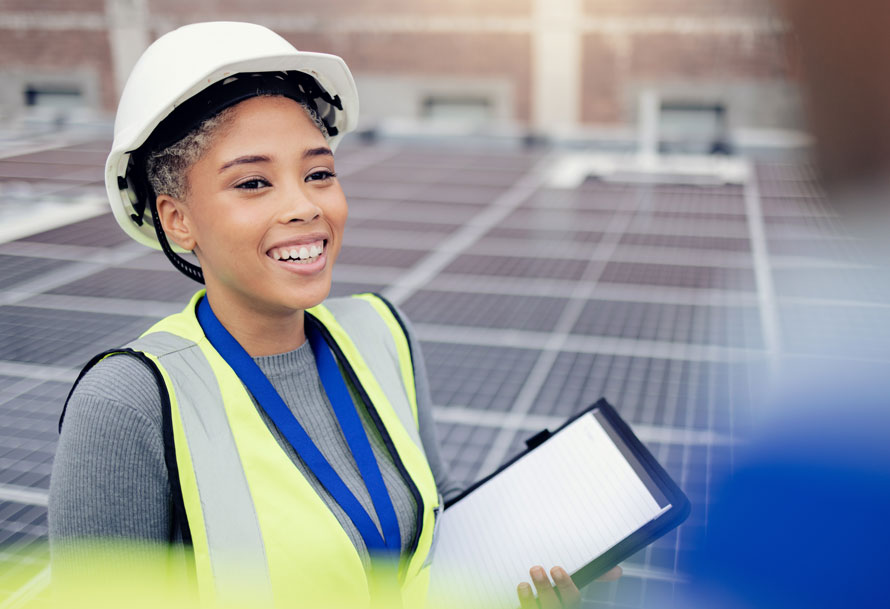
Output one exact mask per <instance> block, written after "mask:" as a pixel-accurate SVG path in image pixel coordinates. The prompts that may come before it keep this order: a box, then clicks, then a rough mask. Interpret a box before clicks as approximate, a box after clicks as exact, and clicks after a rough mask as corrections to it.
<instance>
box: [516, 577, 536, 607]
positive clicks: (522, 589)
mask: <svg viewBox="0 0 890 609" xmlns="http://www.w3.org/2000/svg"><path fill="white" fill-rule="evenodd" d="M516 592H517V593H518V594H519V609H538V603H537V602H535V593H534V592H532V587H531V586H529V585H528V584H527V583H525V582H522V583H521V584H519V587H518V588H517V589H516Z"/></svg>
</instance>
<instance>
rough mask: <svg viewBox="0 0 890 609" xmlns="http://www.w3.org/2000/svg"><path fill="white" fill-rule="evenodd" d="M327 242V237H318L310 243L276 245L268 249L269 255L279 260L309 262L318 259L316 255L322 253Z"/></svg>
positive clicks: (299, 262)
mask: <svg viewBox="0 0 890 609" xmlns="http://www.w3.org/2000/svg"><path fill="white" fill-rule="evenodd" d="M327 243H328V242H327V239H319V240H318V241H313V242H312V243H303V244H301V245H292V246H286V247H276V248H272V249H271V250H269V257H270V258H272V259H274V260H281V261H282V262H292V263H293V262H295V263H298V264H311V263H313V262H315V261H316V260H318V257H319V256H321V255H322V254H323V253H324V250H325V246H326V245H327Z"/></svg>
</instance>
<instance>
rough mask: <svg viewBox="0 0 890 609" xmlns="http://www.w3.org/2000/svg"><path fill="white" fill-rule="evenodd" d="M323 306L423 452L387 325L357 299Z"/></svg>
mask: <svg viewBox="0 0 890 609" xmlns="http://www.w3.org/2000/svg"><path fill="white" fill-rule="evenodd" d="M324 305H325V306H326V307H327V308H328V310H329V311H330V312H331V313H332V314H333V315H334V317H335V318H336V320H337V322H338V323H339V324H340V325H341V326H343V329H344V330H346V333H347V334H348V335H349V338H351V339H352V342H353V343H354V344H355V347H356V349H358V351H359V353H361V355H362V359H364V360H365V363H366V364H367V365H368V368H370V369H371V373H372V374H373V375H374V378H376V379H377V382H378V383H379V384H380V388H381V389H383V393H384V394H385V395H386V398H387V399H388V400H389V403H390V404H392V407H393V410H395V412H396V415H398V417H399V421H401V423H402V426H403V427H404V428H405V429H406V430H407V431H408V435H409V436H410V437H411V440H412V441H413V442H414V444H416V445H417V447H418V448H420V450H421V451H423V442H421V440H420V432H419V430H418V429H417V422H416V421H415V420H414V412H413V411H412V409H411V402H410V401H409V400H408V392H407V389H406V388H405V383H404V382H403V380H402V372H401V370H402V369H401V367H400V366H399V352H398V350H397V349H396V341H395V339H394V338H393V336H392V332H390V330H389V327H388V326H387V325H386V323H384V321H383V320H382V319H381V318H380V314H379V313H377V311H376V310H375V309H374V307H373V305H371V303H369V302H367V301H365V300H362V299H361V298H334V299H331V300H326V301H325V303H324Z"/></svg>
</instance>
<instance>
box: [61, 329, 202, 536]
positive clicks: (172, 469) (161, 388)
mask: <svg viewBox="0 0 890 609" xmlns="http://www.w3.org/2000/svg"><path fill="white" fill-rule="evenodd" d="M133 345H134V343H130V345H127V346H125V347H121V348H119V349H110V350H108V351H104V352H102V353H99V354H98V355H95V356H93V357H92V358H91V359H90V361H88V362H87V363H86V365H85V366H84V367H83V368H82V369H81V371H80V373H79V374H78V375H77V379H75V381H74V384H73V385H72V386H71V390H70V391H69V392H68V396H67V397H66V398H65V404H64V405H63V406H62V414H61V415H60V416H59V433H62V424H63V423H64V421H65V413H66V412H67V410H68V402H69V401H70V400H71V396H72V395H73V394H74V390H75V389H76V388H77V385H78V384H80V381H81V380H82V379H83V377H84V376H85V375H86V374H87V372H89V371H90V370H91V369H92V368H93V367H94V366H95V365H96V364H98V363H99V362H101V361H102V360H104V359H106V358H108V357H112V356H115V355H119V356H128V357H133V358H135V359H137V360H139V361H140V362H142V363H143V364H144V365H145V366H146V368H148V370H149V371H150V372H151V373H152V376H154V379H155V383H156V384H157V386H158V395H159V397H160V402H161V435H162V437H163V440H164V465H165V466H166V469H167V477H168V479H169V480H170V490H171V493H172V496H173V530H174V531H178V532H179V536H180V539H181V540H182V543H183V544H185V545H188V546H190V545H191V544H192V535H191V531H190V530H189V524H188V519H187V518H186V515H185V504H184V503H183V500H182V490H181V487H180V483H179V468H178V466H177V464H176V448H175V446H174V444H173V419H172V410H171V406H170V395H169V393H168V392H167V384H166V383H165V382H164V378H163V376H162V375H161V371H160V369H159V368H158V366H157V364H155V362H154V361H152V359H151V358H150V357H148V356H147V355H146V354H145V353H143V352H142V351H141V350H140V349H135V348H133Z"/></svg>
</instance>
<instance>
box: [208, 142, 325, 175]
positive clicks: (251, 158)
mask: <svg viewBox="0 0 890 609" xmlns="http://www.w3.org/2000/svg"><path fill="white" fill-rule="evenodd" d="M315 156H330V157H333V156H334V153H333V152H332V151H331V149H330V148H328V147H327V146H319V147H318V148H310V149H308V150H306V151H305V152H304V153H303V158H304V159H308V158H311V157H315ZM271 160H272V158H271V157H269V156H266V155H264V154H250V155H247V156H239V157H238V158H237V159H232V160H231V161H229V162H228V163H225V164H224V165H223V166H222V167H220V168H219V173H222V172H224V171H225V170H226V169H228V168H230V167H234V166H235V165H248V164H250V163H268V162H270V161H271Z"/></svg>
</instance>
